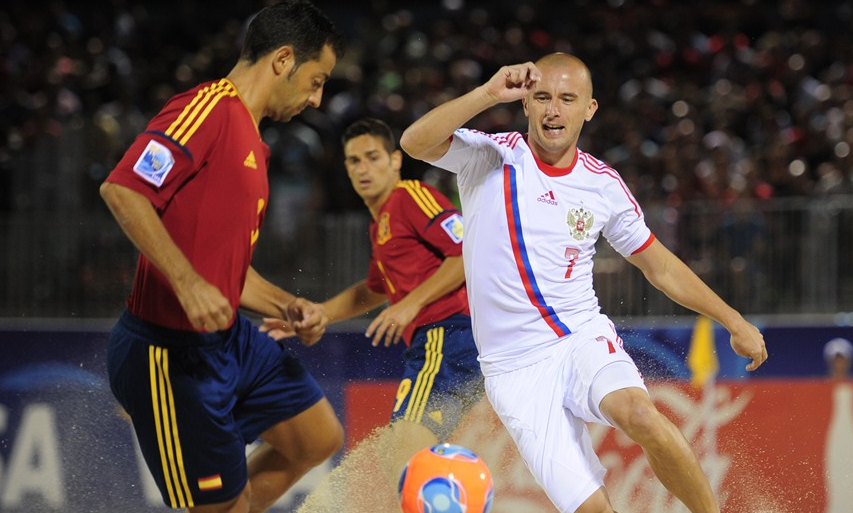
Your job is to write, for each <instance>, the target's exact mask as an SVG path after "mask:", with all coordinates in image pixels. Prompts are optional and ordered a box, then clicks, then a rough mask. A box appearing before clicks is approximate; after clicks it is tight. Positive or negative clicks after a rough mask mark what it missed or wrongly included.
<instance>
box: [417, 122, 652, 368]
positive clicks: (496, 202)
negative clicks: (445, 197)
mask: <svg viewBox="0 0 853 513" xmlns="http://www.w3.org/2000/svg"><path fill="white" fill-rule="evenodd" d="M433 164H434V165H436V166H438V167H441V168H444V169H447V170H449V171H451V172H453V173H456V174H457V182H458V185H459V193H460V198H461V201H462V212H463V213H464V215H465V239H464V242H463V245H462V254H463V260H464V263H465V278H466V283H467V287H468V297H469V305H470V309H471V318H472V323H473V329H474V340H475V341H476V343H477V348H478V350H479V352H480V365H481V368H482V371H483V373H484V374H485V375H486V376H489V375H494V374H499V373H502V372H507V371H510V370H514V369H518V368H521V367H524V366H526V365H530V364H532V363H534V362H536V361H538V360H539V359H541V358H543V357H544V356H543V355H545V354H547V351H544V352H543V351H542V349H545V348H547V347H550V346H552V345H554V344H557V343H558V342H559V341H560V340H562V339H563V338H565V337H567V336H568V335H570V334H571V333H572V332H575V331H577V330H578V328H579V327H580V326H582V325H583V324H584V323H586V322H588V321H589V320H590V319H592V318H594V317H596V316H598V315H600V312H599V311H600V307H599V304H598V298H597V297H596V295H595V290H593V284H592V265H593V261H592V257H593V255H594V254H595V242H596V241H597V240H598V237H599V235H601V234H603V235H604V237H605V238H606V239H607V241H608V242H609V243H610V245H611V246H613V248H614V249H615V250H616V251H618V252H619V253H620V254H621V255H623V256H629V255H631V254H633V253H637V252H639V251H641V250H642V249H644V248H645V247H647V246H648V245H649V244H651V242H652V241H653V240H654V236H653V235H652V234H651V232H650V231H649V228H648V227H647V226H646V224H645V220H644V217H643V212H642V210H641V209H640V206H639V204H638V203H637V201H636V200H635V199H634V197H633V195H632V194H631V192H630V191H629V190H628V187H627V186H626V185H625V182H623V181H622V178H621V177H620V176H619V174H618V173H617V172H616V171H614V170H613V169H611V168H610V167H608V166H607V165H606V164H604V163H603V162H601V161H600V160H598V159H596V158H594V157H592V156H591V155H589V154H588V153H584V152H582V151H580V150H578V151H577V154H576V157H575V161H574V163H573V164H572V165H571V166H570V167H569V168H564V169H560V168H555V167H553V166H549V165H548V164H545V163H543V162H538V161H537V160H536V158H535V157H534V155H533V152H532V151H531V150H530V147H529V146H528V145H527V141H526V140H525V138H524V137H523V136H522V135H521V134H519V133H517V132H510V133H502V134H486V133H483V132H479V131H476V130H469V129H464V128H463V129H459V130H457V131H456V132H455V133H454V135H453V141H452V143H451V145H450V148H449V150H448V151H447V153H446V154H445V155H444V156H443V157H441V158H440V159H439V160H437V161H435V162H433Z"/></svg>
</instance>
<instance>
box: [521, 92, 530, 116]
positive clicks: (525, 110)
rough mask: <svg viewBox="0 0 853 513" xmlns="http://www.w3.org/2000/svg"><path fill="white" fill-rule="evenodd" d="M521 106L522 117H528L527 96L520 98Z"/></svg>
mask: <svg viewBox="0 0 853 513" xmlns="http://www.w3.org/2000/svg"><path fill="white" fill-rule="evenodd" d="M521 106H522V107H524V115H525V116H529V114H528V113H527V96H522V97H521Z"/></svg>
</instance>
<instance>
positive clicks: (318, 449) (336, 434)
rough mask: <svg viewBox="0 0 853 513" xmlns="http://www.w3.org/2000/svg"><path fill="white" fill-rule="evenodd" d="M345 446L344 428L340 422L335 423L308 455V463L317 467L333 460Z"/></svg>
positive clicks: (326, 429)
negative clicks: (328, 460) (330, 459)
mask: <svg viewBox="0 0 853 513" xmlns="http://www.w3.org/2000/svg"><path fill="white" fill-rule="evenodd" d="M343 446H344V428H343V426H342V425H341V423H340V422H337V421H335V422H334V423H330V425H329V426H326V428H325V429H324V430H323V434H322V435H319V436H318V438H317V440H315V443H314V445H313V447H312V448H311V450H309V451H308V454H307V455H306V458H305V459H306V460H307V461H306V463H308V464H310V465H311V466H312V467H315V466H317V465H319V464H321V463H323V462H324V461H326V460H327V459H329V458H331V457H332V456H334V455H335V453H337V452H338V451H340V450H341V448H343Z"/></svg>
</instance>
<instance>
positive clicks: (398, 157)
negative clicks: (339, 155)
mask: <svg viewBox="0 0 853 513" xmlns="http://www.w3.org/2000/svg"><path fill="white" fill-rule="evenodd" d="M402 161H403V159H402V154H401V153H400V151H399V150H394V151H393V152H391V153H388V150H387V149H386V148H385V145H384V144H383V143H382V139H381V138H380V137H377V136H375V135H371V134H364V135H359V136H357V137H353V138H352V139H350V140H349V141H347V142H346V144H345V145H344V165H345V166H346V168H347V176H349V179H350V181H351V182H352V187H353V189H355V192H356V193H357V194H358V195H359V196H361V198H362V199H363V200H364V202H365V203H367V204H368V206H371V204H378V205H381V204H382V203H383V202H384V201H385V199H386V198H387V197H388V196H389V195H390V194H391V191H393V190H394V186H395V185H396V184H397V182H399V181H400V166H401V164H402Z"/></svg>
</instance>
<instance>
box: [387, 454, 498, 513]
mask: <svg viewBox="0 0 853 513" xmlns="http://www.w3.org/2000/svg"><path fill="white" fill-rule="evenodd" d="M398 491H399V493H400V505H401V506H402V508H403V513H487V512H488V511H489V509H491V507H492V497H493V496H494V486H493V485H492V474H491V472H489V467H487V466H486V464H485V462H483V460H482V459H480V457H479V456H477V455H476V454H475V453H474V452H473V451H471V450H470V449H466V448H465V447H462V446H461V445H453V444H439V445H434V446H432V447H427V448H425V449H422V450H421V451H419V452H418V453H416V454H415V455H414V456H412V458H411V459H410V460H409V463H407V464H406V468H404V469H403V473H402V475H401V476H400V486H399V489H398Z"/></svg>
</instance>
